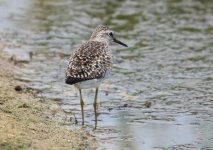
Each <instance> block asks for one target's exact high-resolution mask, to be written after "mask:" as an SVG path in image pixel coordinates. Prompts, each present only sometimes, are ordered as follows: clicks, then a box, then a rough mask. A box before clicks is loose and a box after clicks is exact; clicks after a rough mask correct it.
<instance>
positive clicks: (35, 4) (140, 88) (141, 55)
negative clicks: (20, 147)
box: [0, 0, 213, 150]
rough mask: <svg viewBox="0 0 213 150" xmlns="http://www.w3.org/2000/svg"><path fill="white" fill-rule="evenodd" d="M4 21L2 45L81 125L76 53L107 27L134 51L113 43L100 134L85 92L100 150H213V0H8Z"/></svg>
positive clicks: (1, 10)
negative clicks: (68, 75) (70, 72)
mask: <svg viewBox="0 0 213 150" xmlns="http://www.w3.org/2000/svg"><path fill="white" fill-rule="evenodd" d="M0 20H1V24H0V33H1V34H0V38H1V41H2V42H4V43H12V45H13V46H11V47H8V48H6V49H5V51H8V52H10V53H11V54H14V55H16V59H17V60H25V61H26V62H28V61H29V63H24V64H22V65H23V69H22V71H21V72H20V73H19V74H20V79H21V80H24V81H26V82H28V85H29V87H31V88H34V89H38V90H39V91H40V92H39V96H44V97H48V98H51V99H55V100H56V101H57V102H58V103H59V104H60V106H61V107H62V108H63V110H64V111H65V112H66V113H67V114H69V113H70V112H72V113H74V114H75V115H76V117H77V120H78V122H81V114H80V105H79V97H78V91H77V90H76V89H75V88H74V87H73V86H68V85H65V84H64V70H65V67H66V64H67V61H68V58H69V55H70V53H71V52H73V50H74V49H75V48H77V47H78V46H79V45H80V44H81V43H82V42H85V41H86V40H87V39H88V38H89V36H90V34H91V32H92V29H93V28H94V27H95V26H96V25H98V24H106V25H108V26H110V27H111V28H112V29H113V30H115V31H116V35H117V37H118V38H119V39H120V40H121V41H123V42H124V43H126V44H127V45H128V46H129V47H128V48H123V47H121V46H119V45H116V46H113V54H114V67H113V72H112V76H111V78H109V79H108V80H107V81H106V82H104V83H103V84H102V86H101V87H100V93H99V96H98V101H99V102H100V105H99V113H100V115H99V117H98V119H99V120H98V129H97V130H96V131H92V128H93V126H94V121H93V119H94V115H93V107H92V103H93V98H94V90H84V91H83V95H84V100H85V104H86V105H85V121H86V125H87V126H86V130H90V131H91V133H92V134H93V135H94V136H96V137H97V138H98V139H99V140H100V141H101V145H100V149H135V150H136V149H138V150H139V149H175V148H176V149H213V144H212V143H213V48H212V47H213V2H212V1H211V0H187V1H184V0H183V1H172V0H160V1H157V0H151V1H150V0H143V1H139V0H138V1H115V2H111V1H106V2H99V1H98V0H97V1H95V0H94V1H93V2H88V1H83V0H81V1H77V2H76V1H70V0H63V1H60V2H59V1H56V0H31V1H27V0H19V2H17V1H15V0H1V1H0ZM30 52H32V53H33V56H32V59H30V57H29V53H30ZM149 102H151V106H150V107H147V105H146V104H148V103H149ZM70 117H71V118H72V121H73V119H74V118H73V115H70ZM73 124H74V122H73ZM74 126H76V127H80V124H79V125H74Z"/></svg>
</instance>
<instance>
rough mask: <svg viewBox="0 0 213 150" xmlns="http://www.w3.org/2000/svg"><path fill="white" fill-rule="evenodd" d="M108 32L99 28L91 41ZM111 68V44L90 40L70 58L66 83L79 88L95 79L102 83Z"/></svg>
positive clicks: (105, 28)
mask: <svg viewBox="0 0 213 150" xmlns="http://www.w3.org/2000/svg"><path fill="white" fill-rule="evenodd" d="M106 30H108V28H107V27H104V26H103V27H101V26H99V27H98V28H96V29H95V31H94V32H93V34H92V36H91V39H93V38H95V36H96V34H97V33H98V32H100V31H106ZM111 68H112V55H111V50H110V48H109V44H107V43H104V42H99V41H93V40H89V41H88V42H86V43H84V44H82V45H81V46H80V47H79V48H78V49H76V50H75V51H74V53H73V54H72V55H71V56H70V60H69V64H68V66H67V69H66V83H67V84H71V85H72V84H74V85H75V86H76V87H79V86H80V85H79V82H84V81H87V80H93V79H97V80H100V81H102V80H103V79H104V78H105V77H106V76H107V75H108V74H109V73H110V71H111ZM97 80H96V81H97ZM85 83H86V82H85ZM87 83H88V82H87ZM79 88H81V87H79Z"/></svg>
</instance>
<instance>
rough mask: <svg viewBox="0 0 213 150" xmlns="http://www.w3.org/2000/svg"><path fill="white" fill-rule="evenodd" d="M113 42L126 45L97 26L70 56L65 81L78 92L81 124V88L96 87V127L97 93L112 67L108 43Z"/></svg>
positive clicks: (111, 33)
mask: <svg viewBox="0 0 213 150" xmlns="http://www.w3.org/2000/svg"><path fill="white" fill-rule="evenodd" d="M111 42H115V43H118V44H121V45H123V46H125V47H127V45H126V44H124V43H122V42H121V41H119V40H117V39H116V38H115V37H114V36H113V32H112V31H111V30H110V29H109V28H108V27H106V26H102V25H100V26H98V27H97V28H96V29H95V30H94V32H93V33H92V35H91V37H90V39H89V41H88V42H86V43H84V44H82V45H81V46H80V47H79V48H78V49H76V50H75V51H74V53H73V54H71V56H70V60H69V63H68V65H67V68H66V79H65V83H67V84H70V85H72V84H74V85H75V87H77V88H78V90H79V94H80V104H81V114H82V125H84V101H83V98H82V93H81V89H84V88H92V87H95V88H96V92H95V98H94V103H93V107H94V112H95V128H96V127H97V116H98V114H97V95H98V88H99V85H100V84H101V82H102V81H103V80H104V79H105V78H106V77H107V76H108V75H109V73H110V72H111V68H112V54H111V50H110V43H111Z"/></svg>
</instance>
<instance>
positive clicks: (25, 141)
mask: <svg viewBox="0 0 213 150" xmlns="http://www.w3.org/2000/svg"><path fill="white" fill-rule="evenodd" d="M0 55H1V54H0ZM14 69H17V68H16V67H15V66H13V65H12V64H11V63H9V62H8V60H7V59H4V58H2V57H0V78H1V79H0V149H51V150H52V149H95V148H96V145H97V144H96V141H95V139H94V138H93V137H91V136H90V135H89V134H88V133H86V132H85V131H83V130H77V131H69V130H68V129H66V128H65V126H64V125H63V124H62V123H61V122H59V121H57V120H54V119H50V117H48V115H47V114H51V113H52V111H51V110H50V109H49V107H48V106H49V104H50V103H52V102H51V101H50V100H45V102H44V101H41V99H39V98H36V97H35V96H34V94H33V92H32V91H29V90H27V88H26V87H25V86H24V84H23V83H21V82H19V81H17V80H15V78H14V77H15V75H14V72H13V70H14ZM17 85H18V86H17ZM19 86H20V87H19Z"/></svg>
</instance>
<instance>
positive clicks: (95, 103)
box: [93, 88, 98, 129]
mask: <svg viewBox="0 0 213 150" xmlns="http://www.w3.org/2000/svg"><path fill="white" fill-rule="evenodd" d="M97 97H98V88H96V91H95V99H94V103H93V107H94V112H95V129H96V127H97V121H98V114H97Z"/></svg>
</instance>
